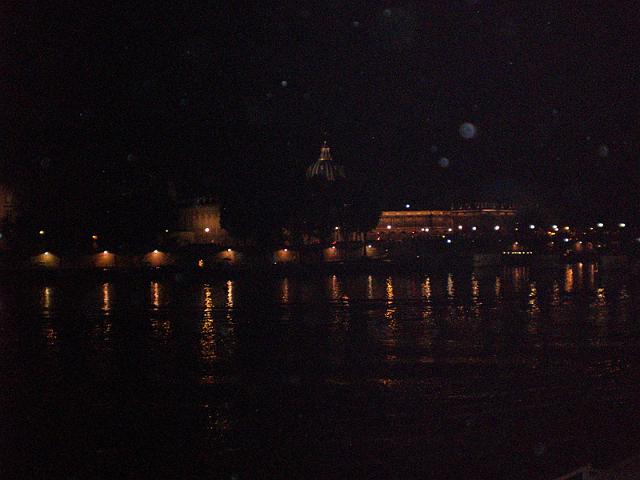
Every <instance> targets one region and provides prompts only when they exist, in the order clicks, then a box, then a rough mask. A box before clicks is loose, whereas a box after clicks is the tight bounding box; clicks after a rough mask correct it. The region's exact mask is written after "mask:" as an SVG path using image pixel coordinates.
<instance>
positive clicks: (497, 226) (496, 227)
mask: <svg viewBox="0 0 640 480" xmlns="http://www.w3.org/2000/svg"><path fill="white" fill-rule="evenodd" d="M596 226H597V227H598V228H603V227H604V223H601V222H600V223H597V224H596ZM626 226H627V224H626V223H619V224H618V227H619V228H625V227H626ZM392 228H393V227H392V226H391V225H387V230H391V229H392ZM535 228H536V226H535V225H534V224H530V225H529V230H535ZM337 229H338V227H336V230H337ZM462 229H463V226H462V225H458V230H462ZM477 229H478V227H475V226H474V227H471V230H473V231H474V232H475V231H476V230H477ZM493 229H494V230H495V231H498V230H500V225H495V226H494V227H493ZM551 229H552V230H553V231H554V232H557V231H559V230H560V227H558V225H555V224H554V225H551ZM563 229H564V230H565V231H569V230H571V227H569V226H568V225H567V226H565V227H563ZM516 230H518V227H516ZM420 231H421V232H428V231H429V227H423V228H421V229H420ZM447 231H448V232H452V231H453V228H452V227H449V228H447Z"/></svg>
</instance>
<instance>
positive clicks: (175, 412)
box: [0, 264, 640, 479]
mask: <svg viewBox="0 0 640 480" xmlns="http://www.w3.org/2000/svg"><path fill="white" fill-rule="evenodd" d="M639 300H640V283H639V282H638V279H637V278H636V279H634V278H632V277H628V276H625V275H624V274H621V273H616V272H602V271H601V272H598V270H597V268H596V267H595V266H593V265H586V264H585V265H582V264H578V265H574V266H569V267H567V268H566V269H558V270H541V271H536V270H535V269H529V268H506V269H504V270H503V269H500V270H479V271H475V272H473V273H471V272H463V273H452V274H447V273H439V274H431V275H418V274H406V275H403V274H393V275H391V276H386V275H372V276H367V275H352V276H349V275H343V276H331V275H318V276H315V277H289V278H270V277H261V278H258V277H242V278H236V279H226V278H214V277H212V278H208V279H202V278H199V279H188V278H178V279H169V280H166V279H163V280H157V281H155V280H150V279H141V278H135V279H134V278H129V279H119V280H113V281H104V280H100V279H92V280H87V279H86V278H77V279H65V280H60V279H58V280H41V281H36V280H30V281H29V282H27V281H25V280H19V279H15V278H14V279H12V278H4V279H3V281H2V282H0V355H1V357H0V358H1V360H0V361H1V363H0V367H1V368H0V407H1V410H0V441H1V444H0V453H1V464H0V478H3V479H7V478H47V479H48V478H77V479H85V478H131V479H138V478H194V477H195V478H227V479H232V478H233V479H236V478H237V479H245V478H523V479H526V478H533V479H536V478H553V477H554V476H556V475H560V474H561V473H566V472H567V471H569V470H571V469H572V468H574V467H577V466H580V465H582V464H585V463H588V462H591V463H595V464H596V466H598V465H606V464H607V463H609V462H611V461H615V460H617V459H619V458H621V457H624V456H626V455H628V454H631V453H635V452H636V451H637V447H638V446H640V421H639V420H640V382H639V380H640V348H639V347H640V345H639V338H640V336H639V333H640V319H639V318H638V307H639Z"/></svg>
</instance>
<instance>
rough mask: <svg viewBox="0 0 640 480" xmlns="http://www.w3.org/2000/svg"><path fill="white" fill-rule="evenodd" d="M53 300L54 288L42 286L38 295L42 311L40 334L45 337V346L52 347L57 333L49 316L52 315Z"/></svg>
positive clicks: (56, 339)
mask: <svg viewBox="0 0 640 480" xmlns="http://www.w3.org/2000/svg"><path fill="white" fill-rule="evenodd" d="M54 301H55V289H54V287H51V286H45V287H43V288H42V292H41V295H40V306H41V313H42V319H43V322H42V330H41V331H42V334H43V335H44V337H45V338H46V341H47V346H48V347H54V346H55V345H56V342H57V341H58V333H57V332H56V329H55V328H54V326H53V323H52V321H51V317H52V316H53V309H54Z"/></svg>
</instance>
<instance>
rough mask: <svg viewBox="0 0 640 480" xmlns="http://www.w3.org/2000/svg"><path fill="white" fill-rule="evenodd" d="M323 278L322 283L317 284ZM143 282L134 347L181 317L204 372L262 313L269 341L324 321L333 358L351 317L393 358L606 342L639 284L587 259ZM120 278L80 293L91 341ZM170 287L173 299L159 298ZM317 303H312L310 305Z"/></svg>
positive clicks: (162, 342)
mask: <svg viewBox="0 0 640 480" xmlns="http://www.w3.org/2000/svg"><path fill="white" fill-rule="evenodd" d="M323 282H327V283H324V285H326V287H323ZM147 286H148V287H147V288H148V289H147V291H146V292H147V293H146V295H147V303H146V313H143V315H148V322H149V323H148V324H150V325H151V329H150V331H149V340H150V341H149V342H147V343H146V345H147V347H145V348H148V349H150V351H149V353H152V352H153V355H155V356H158V355H159V356H161V357H162V356H163V355H165V356H166V355H169V351H170V350H171V351H173V349H174V348H176V346H179V345H181V342H185V341H188V339H187V338H186V337H184V338H182V337H180V336H179V333H180V332H178V331H177V330H176V327H177V326H178V325H180V326H181V327H180V330H183V329H184V328H187V327H185V326H184V325H187V326H188V325H189V324H190V323H192V322H194V321H195V322H197V324H198V325H199V326H198V329H197V330H198V344H197V348H196V349H197V351H198V358H199V362H200V364H201V365H202V367H203V369H204V370H203V372H205V376H206V375H209V376H210V377H208V378H210V379H211V378H213V377H211V376H212V375H213V373H212V370H211V369H212V368H213V366H215V365H217V364H218V363H219V362H220V361H222V360H223V359H224V361H225V362H229V361H230V362H233V361H234V358H235V357H234V355H235V352H236V350H237V347H238V340H239V339H238V337H237V332H238V326H239V325H240V326H242V325H243V323H244V322H245V321H246V319H248V318H251V319H255V318H260V316H261V315H262V316H263V317H264V318H262V319H261V321H263V322H265V323H266V324H267V325H270V327H269V328H271V329H272V331H273V332H274V334H276V332H278V331H281V330H282V333H281V335H282V337H281V338H280V340H279V341H281V342H282V343H281V345H280V347H279V348H293V349H296V348H297V346H296V343H295V342H297V341H299V340H300V339H301V338H304V337H313V336H314V335H317V331H318V330H317V329H315V330H314V328H316V327H314V328H307V327H303V326H302V325H304V323H301V322H308V321H310V320H309V318H313V322H316V323H318V322H319V323H318V324H322V323H325V324H326V326H328V327H329V328H328V329H326V330H324V332H325V333H324V334H323V335H326V337H324V338H313V339H311V338H310V339H309V340H308V341H311V342H318V341H319V342H324V343H323V344H324V345H325V346H324V347H323V348H325V350H324V354H325V355H327V356H329V357H331V356H336V358H340V357H341V355H342V353H341V349H343V348H344V344H345V342H346V341H347V340H348V337H349V332H350V331H352V329H351V327H350V322H352V321H354V320H353V319H354V318H355V319H363V320H362V321H365V322H366V324H367V325H368V326H367V330H366V332H367V335H369V336H370V339H371V341H372V342H373V345H377V348H379V349H381V350H380V351H384V352H385V356H384V358H387V359H397V358H399V357H398V355H399V352H402V351H404V350H403V349H405V350H406V349H408V350H407V351H409V350H411V349H413V350H415V352H414V353H415V355H416V356H417V357H420V358H425V359H426V358H432V357H433V353H434V352H432V351H431V349H433V348H438V349H439V350H438V351H439V354H440V355H441V357H440V358H443V357H442V355H443V354H445V352H446V355H445V356H447V355H450V356H452V358H454V357H455V358H463V357H464V358H466V359H467V360H466V361H471V362H476V361H481V358H482V356H483V355H486V354H487V352H491V351H492V349H493V348H496V347H495V346H494V347H491V343H489V344H487V341H488V342H493V343H494V344H495V345H498V344H499V343H500V342H504V341H507V342H511V341H513V338H511V337H509V338H508V339H506V340H505V339H504V338H501V336H502V335H503V334H504V332H508V333H509V335H511V336H512V337H513V335H516V336H517V337H518V338H519V340H518V342H521V344H522V345H526V346H527V348H538V347H539V346H540V345H542V343H543V342H545V341H547V339H549V338H552V339H553V341H554V342H556V343H558V342H559V343H561V344H571V343H572V342H574V341H575V339H574V338H572V335H574V334H575V333H576V332H580V335H581V338H582V339H589V342H591V343H592V344H593V343H598V344H602V342H607V341H609V340H608V339H609V338H610V337H611V335H613V336H615V337H616V338H620V336H621V335H629V334H630V333H632V332H633V331H634V330H633V328H632V324H631V323H632V320H633V319H634V318H635V315H634V314H635V313H637V312H634V308H635V306H636V305H637V301H635V302H634V300H635V295H637V294H638V290H637V289H636V288H635V287H634V285H629V284H627V283H625V281H623V280H621V279H620V278H619V277H617V276H615V275H609V276H604V277H603V276H601V275H600V272H599V271H598V269H597V268H596V267H595V266H594V265H592V264H575V265H568V266H566V267H565V268H563V269H561V270H553V271H544V272H536V271H532V270H531V269H530V268H529V267H513V268H504V269H501V270H499V271H490V270H488V271H483V270H478V271H473V272H451V273H447V274H441V273H432V274H429V275H420V274H391V275H377V274H366V275H337V274H336V275H328V276H325V277H323V276H316V277H310V278H306V277H304V278H303V277H295V276H291V277H284V278H280V279H276V280H274V281H273V283H268V282H267V283H263V284H262V286H261V288H260V289H259V290H257V291H256V287H255V284H253V283H252V284H251V285H249V284H247V283H246V282H245V281H244V280H243V279H226V280H224V281H215V282H206V283H198V282H192V283H187V284H184V285H177V284H176V283H175V282H173V281H171V280H154V281H151V282H149V283H147ZM57 288H58V287H56V286H54V285H46V286H43V287H41V289H40V291H39V296H40V298H39V309H40V316H41V319H42V320H41V322H42V323H41V332H42V334H43V337H44V338H45V339H46V344H47V345H49V346H54V345H56V343H57V341H58V331H57V328H56V326H55V325H56V318H57V317H56V312H57V308H58V307H57V305H58V304H59V303H60V302H63V301H64V299H62V298H61V295H62V292H59V291H57ZM121 288H123V286H118V285H117V282H116V283H114V282H103V283H100V284H99V285H97V286H96V289H97V290H95V291H97V292H99V293H98V295H97V296H95V297H90V298H89V299H88V300H87V299H85V300H83V302H84V303H85V304H86V303H89V305H88V306H87V307H86V308H87V309H88V311H89V313H88V314H90V315H91V317H92V318H96V322H95V324H94V326H93V327H92V328H91V330H90V334H91V336H92V337H93V340H92V342H98V343H100V342H101V343H102V344H103V345H102V346H103V347H105V348H106V347H107V346H109V347H110V348H111V346H112V345H111V344H112V343H113V342H114V341H115V339H114V338H115V337H114V336H113V333H112V330H113V328H114V321H117V320H118V318H116V316H115V314H116V313H117V312H118V311H126V309H127V308H128V303H127V302H129V303H131V302H133V303H132V304H135V302H136V300H135V295H136V294H135V293H132V294H131V296H130V298H129V297H128V298H127V299H126V300H124V299H123V298H124V297H123V298H121V296H122V295H121V294H119V296H118V303H117V304H116V305H115V306H114V291H115V290H116V289H117V291H118V292H120V291H121V290H120V289H121ZM189 292H194V294H195V296H192V294H191V293H189ZM294 294H295V299H294ZM169 296H171V298H181V299H182V301H181V302H180V301H178V302H174V301H173V300H172V301H169ZM257 297H264V298H265V299H269V298H270V301H271V302H275V304H280V305H281V306H282V307H283V308H282V309H280V310H278V309H275V308H273V307H265V309H263V310H260V309H258V310H256V309H251V314H250V315H247V313H246V309H247V308H248V307H252V304H253V302H254V300H255V298H257ZM92 299H94V300H92ZM194 301H195V303H194ZM91 302H94V303H93V307H92V304H91ZM122 302H124V303H122ZM121 303H122V304H121ZM174 305H179V306H180V308H179V309H176V308H175V307H174ZM270 305H273V303H271V304H270ZM320 305H322V306H323V307H322V308H321V309H320V310H318V306H320ZM194 308H195V311H198V312H200V313H199V314H198V317H199V319H194V318H193V314H192V312H193V311H194ZM96 315H97V317H96ZM309 315H312V317H309ZM100 318H102V320H100ZM359 321H361V320H359ZM514 322H515V323H514ZM519 322H522V326H521V327H518V328H517V329H515V330H514V329H511V330H509V329H510V328H511V327H509V325H510V324H512V323H513V328H515V326H516V324H518V323H519ZM296 325H297V326H296ZM576 325H580V327H579V328H578V327H576ZM294 326H295V327H294ZM99 347H100V345H98V349H99ZM168 348H170V350H167V349H168ZM416 349H417V350H416ZM425 349H426V350H425ZM530 354H531V355H534V352H533V351H532V352H530ZM165 360H166V361H172V360H170V359H169V360H167V359H165Z"/></svg>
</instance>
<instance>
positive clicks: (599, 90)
mask: <svg viewBox="0 0 640 480" xmlns="http://www.w3.org/2000/svg"><path fill="white" fill-rule="evenodd" d="M105 3H106V4H108V5H105ZM120 3H121V2H94V1H92V0H85V1H82V2H43V1H22V2H15V3H14V4H13V5H5V6H4V12H3V13H2V19H3V20H2V25H1V27H2V28H1V30H2V32H3V33H2V35H3V36H4V37H5V38H4V39H3V40H2V42H3V45H8V47H9V48H7V49H4V52H3V57H4V59H3V61H2V67H1V69H2V85H1V87H2V92H3V95H2V96H3V104H4V105H6V107H5V108H3V117H4V119H3V125H4V127H3V132H2V133H3V137H4V138H3V139H2V142H3V151H4V153H3V155H2V163H3V165H2V166H3V175H5V176H9V177H11V176H14V177H16V178H18V179H21V180H22V181H23V183H26V184H27V185H28V184H29V181H28V179H29V177H30V175H34V174H35V173H34V171H35V170H38V169H40V170H45V171H49V172H56V174H57V176H56V175H52V176H51V177H52V182H56V181H60V182H62V183H64V184H65V186H64V188H72V189H82V188H83V185H85V184H86V183H85V181H84V179H86V178H92V179H94V180H95V179H99V180H98V181H101V182H105V183H107V184H108V182H112V181H113V182H116V181H119V180H117V178H119V177H118V175H117V174H114V170H115V171H120V173H122V171H125V172H126V171H127V169H128V168H131V164H132V162H133V163H135V164H136V168H138V169H145V170H148V171H149V172H151V173H152V174H153V175H157V176H160V177H164V176H169V177H173V178H175V180H176V182H177V184H178V186H179V188H180V190H181V191H182V192H183V194H185V195H186V194H192V193H194V192H200V191H204V190H206V189H219V188H220V187H223V186H224V185H225V184H226V185H228V184H229V182H231V183H232V184H233V179H234V178H236V179H238V178H248V177H247V175H250V174H252V172H253V174H255V172H259V175H263V176H264V177H266V178H269V177H273V178H274V179H275V178H279V177H281V176H282V175H290V176H293V177H295V176H296V175H300V178H302V177H303V175H304V168H305V167H306V166H307V165H308V164H310V163H311V162H313V161H315V159H316V158H317V156H318V153H319V147H320V144H321V143H322V140H323V134H324V132H327V138H328V140H329V143H330V145H331V146H332V149H333V154H334V158H335V159H336V160H338V161H339V162H341V163H343V164H344V165H345V166H346V169H347V172H348V173H349V174H350V175H351V177H352V178H354V179H358V180H361V181H362V182H366V183H368V184H371V185H372V187H371V188H372V189H374V190H375V191H376V192H377V193H376V194H377V195H379V196H380V197H381V198H383V199H384V200H385V203H386V204H387V205H388V206H393V205H394V204H399V203H402V204H404V203H405V201H409V202H411V203H413V204H415V205H435V204H438V203H443V202H449V201H451V200H458V199H459V200H460V201H466V200H506V199H515V200H517V201H531V200H532V199H535V200H537V201H540V202H541V203H542V204H544V205H561V206H562V207H563V208H564V210H565V211H566V212H567V214H569V215H585V216H589V215H590V214H591V212H597V215H601V214H602V213H603V212H604V213H606V212H608V211H615V212H616V215H620V214H621V213H620V212H622V214H625V215H626V214H627V212H635V210H636V209H637V204H638V203H637V197H636V194H635V192H636V190H637V185H638V172H639V169H640V165H639V163H638V161H639V157H638V146H639V142H638V132H639V131H640V130H639V124H638V112H639V109H638V107H639V105H638V96H637V90H638V87H637V80H634V73H637V71H638V67H639V66H640V65H639V63H640V62H639V56H638V54H637V51H636V50H635V48H634V42H633V38H632V35H633V33H634V30H635V29H636V24H635V23H634V18H635V15H636V12H637V8H638V4H637V3H636V2H622V1H611V0H608V1H602V2H571V1H566V0H554V1H545V0H542V1H531V2H493V1H483V0H466V1H458V2H455V1H447V2H374V1H370V2H369V1H367V2H354V1H344V2H343V1H332V0H325V1H323V2H317V3H313V4H312V3H305V2H282V3H276V2H259V3H258V2H256V5H254V6H251V7H246V3H245V2H202V1H193V2H180V1H174V2H167V3H166V4H163V3H160V2H137V3H138V5H137V6H123V5H120ZM123 3H124V2H123ZM236 3H238V4H240V3H245V6H236V5H235V4H236ZM464 122H470V123H472V124H473V125H474V126H475V127H476V129H477V130H476V135H475V137H474V138H470V139H465V138H463V137H462V136H461V134H460V126H461V125H462V124H463V123H464ZM131 155H132V156H131ZM442 157H445V158H446V159H448V167H446V168H445V167H442V166H441V165H440V164H444V163H445V162H444V161H443V160H442ZM127 158H129V159H130V161H127ZM60 172H62V173H60ZM60 178H66V180H64V181H63V180H56V179H60ZM25 179H26V181H25ZM69 179H71V180H69ZM61 188H62V187H61ZM234 188H240V189H242V188H252V186H251V185H250V184H246V183H245V184H242V183H241V182H238V181H236V184H234ZM283 194H286V192H283Z"/></svg>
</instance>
